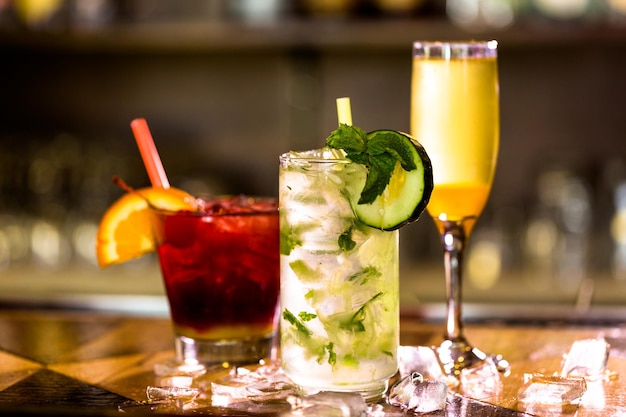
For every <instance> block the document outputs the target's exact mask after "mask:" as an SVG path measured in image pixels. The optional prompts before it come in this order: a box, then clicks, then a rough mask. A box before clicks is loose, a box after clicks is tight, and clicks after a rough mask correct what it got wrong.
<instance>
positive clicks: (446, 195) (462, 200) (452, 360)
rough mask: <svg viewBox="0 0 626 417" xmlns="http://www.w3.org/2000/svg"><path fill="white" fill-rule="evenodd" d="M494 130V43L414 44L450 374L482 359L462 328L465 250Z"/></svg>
mask: <svg viewBox="0 0 626 417" xmlns="http://www.w3.org/2000/svg"><path fill="white" fill-rule="evenodd" d="M499 130H500V114H499V85H498V66H497V42H496V41H488V42H478V41H472V42H450V43H446V42H419V41H418V42H415V43H414V44H413V75H412V85H411V134H412V135H413V137H415V138H417V139H418V140H419V141H420V142H421V143H422V145H424V147H425V148H426V151H427V152H428V155H429V156H430V158H431V161H432V167H433V180H434V189H433V192H432V195H431V197H430V202H429V204H428V207H427V210H428V212H429V214H430V215H431V217H432V218H433V220H434V222H435V225H436V226H437V229H438V231H439V233H440V236H441V242H442V245H443V252H444V266H445V277H446V314H447V317H446V328H445V335H444V341H443V343H442V344H441V345H440V346H439V348H438V355H439V359H440V361H441V362H442V364H443V366H444V369H445V370H446V372H447V373H448V374H450V375H458V374H460V372H461V370H462V369H464V368H466V367H469V366H472V365H474V364H476V363H477V362H479V361H481V360H483V359H484V358H485V357H486V355H485V354H484V353H483V352H481V351H480V350H478V349H477V348H475V347H473V346H472V345H470V344H469V342H468V341H467V340H466V338H465V335H464V332H463V315H462V309H461V301H462V300H461V299H462V291H461V289H462V272H463V254H464V252H465V247H466V245H467V243H468V239H469V237H470V234H471V232H472V229H473V227H474V225H475V223H476V220H477V219H478V216H479V215H480V214H481V212H482V211H483V208H484V207H485V204H486V202H487V199H488V197H489V193H490V190H491V184H492V182H493V177H494V173H495V168H496V160H497V156H498V146H499Z"/></svg>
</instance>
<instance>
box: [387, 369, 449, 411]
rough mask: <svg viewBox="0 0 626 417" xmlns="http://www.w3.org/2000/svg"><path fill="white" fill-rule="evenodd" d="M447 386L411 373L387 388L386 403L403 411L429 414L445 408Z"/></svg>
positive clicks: (416, 373)
mask: <svg viewBox="0 0 626 417" xmlns="http://www.w3.org/2000/svg"><path fill="white" fill-rule="evenodd" d="M447 395H448V386H447V385H446V383H445V382H443V381H439V380H432V379H424V377H423V376H422V375H421V374H420V373H418V372H412V373H411V374H410V375H407V376H405V377H403V378H402V379H401V380H400V381H398V382H396V383H395V384H393V385H392V386H391V387H390V388H389V394H388V398H387V402H388V403H389V404H391V405H393V406H397V407H400V408H402V409H403V410H407V411H413V412H416V413H430V412H433V411H437V410H443V409H444V408H445V407H446V398H447Z"/></svg>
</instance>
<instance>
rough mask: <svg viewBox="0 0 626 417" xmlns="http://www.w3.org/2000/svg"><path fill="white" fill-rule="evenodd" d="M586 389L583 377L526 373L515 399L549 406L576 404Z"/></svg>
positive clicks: (524, 402) (525, 402)
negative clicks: (523, 382)
mask: <svg viewBox="0 0 626 417" xmlns="http://www.w3.org/2000/svg"><path fill="white" fill-rule="evenodd" d="M586 390H587V384H586V383H585V379H584V378H580V377H561V376H549V375H542V374H528V375H525V384H524V385H523V386H522V387H521V388H520V390H519V391H518V393H517V400H518V402H521V403H523V404H542V405H551V406H555V405H557V406H562V405H569V404H578V403H579V402H580V399H581V398H582V396H583V394H584V393H585V391H586Z"/></svg>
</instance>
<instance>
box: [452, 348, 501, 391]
mask: <svg viewBox="0 0 626 417" xmlns="http://www.w3.org/2000/svg"><path fill="white" fill-rule="evenodd" d="M460 380H461V389H462V391H463V394H465V395H467V396H468V397H472V398H477V399H480V398H486V397H491V396H493V395H497V394H498V393H500V392H501V391H502V379H501V377H500V372H499V371H498V366H497V365H496V363H495V361H494V360H493V358H492V357H491V356H487V357H486V358H485V359H484V360H483V361H480V362H478V363H477V364H475V365H473V366H471V367H469V368H464V369H462V370H461V375H460Z"/></svg>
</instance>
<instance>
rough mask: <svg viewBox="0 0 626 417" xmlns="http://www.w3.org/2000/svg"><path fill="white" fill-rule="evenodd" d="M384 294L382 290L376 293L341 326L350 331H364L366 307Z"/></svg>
mask: <svg viewBox="0 0 626 417" xmlns="http://www.w3.org/2000/svg"><path fill="white" fill-rule="evenodd" d="M382 295H383V293H382V292H379V293H376V295H374V296H373V297H372V298H370V299H369V300H367V301H366V302H365V303H363V305H362V306H361V307H360V308H359V309H358V310H357V311H356V313H354V314H353V315H352V316H351V317H350V320H348V321H346V322H344V323H341V324H340V325H339V327H340V328H341V329H343V330H348V331H351V332H355V333H361V332H364V331H365V325H364V324H363V321H364V320H365V307H367V305H368V304H369V303H371V302H372V301H374V300H375V299H377V298H378V297H380V296H382Z"/></svg>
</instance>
